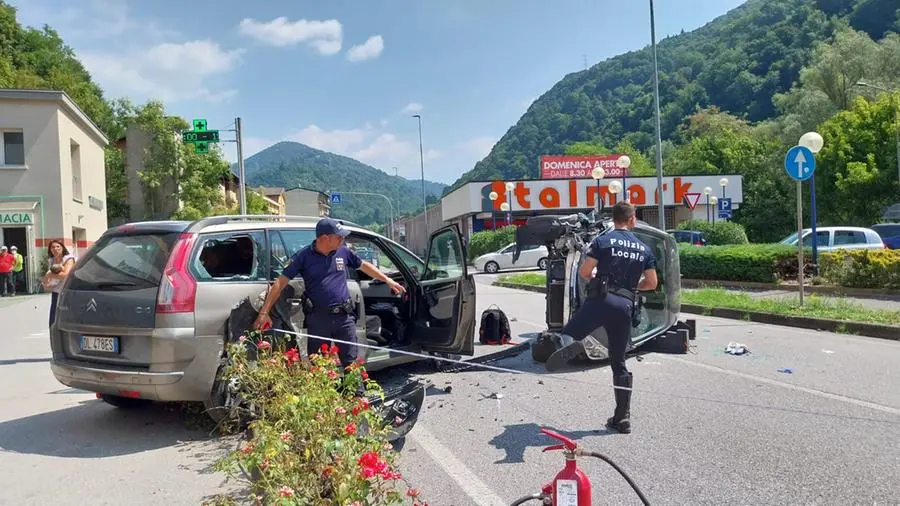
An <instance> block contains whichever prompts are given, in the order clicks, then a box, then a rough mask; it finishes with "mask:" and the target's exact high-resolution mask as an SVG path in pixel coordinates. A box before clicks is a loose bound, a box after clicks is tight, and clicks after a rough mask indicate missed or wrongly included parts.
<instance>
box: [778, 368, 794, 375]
mask: <svg viewBox="0 0 900 506" xmlns="http://www.w3.org/2000/svg"><path fill="white" fill-rule="evenodd" d="M778 372H780V373H784V374H794V370H793V369H790V368H788V367H785V368H783V369H778Z"/></svg>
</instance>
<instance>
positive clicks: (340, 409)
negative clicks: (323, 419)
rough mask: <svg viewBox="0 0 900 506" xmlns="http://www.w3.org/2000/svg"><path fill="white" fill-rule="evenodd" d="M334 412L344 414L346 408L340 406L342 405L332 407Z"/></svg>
mask: <svg viewBox="0 0 900 506" xmlns="http://www.w3.org/2000/svg"><path fill="white" fill-rule="evenodd" d="M334 412H335V413H337V414H339V415H346V414H347V410H346V409H344V408H342V407H340V406H338V407H336V408H334Z"/></svg>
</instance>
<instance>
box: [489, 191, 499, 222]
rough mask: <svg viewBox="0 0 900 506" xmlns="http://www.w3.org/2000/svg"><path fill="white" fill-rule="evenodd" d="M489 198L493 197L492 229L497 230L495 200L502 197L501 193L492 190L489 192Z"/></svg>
mask: <svg viewBox="0 0 900 506" xmlns="http://www.w3.org/2000/svg"><path fill="white" fill-rule="evenodd" d="M488 198H489V199H491V229H492V230H497V220H496V219H494V202H496V201H497V199H498V198H500V195H497V192H491V193H489V194H488Z"/></svg>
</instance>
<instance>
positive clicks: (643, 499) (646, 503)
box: [584, 452, 650, 506]
mask: <svg viewBox="0 0 900 506" xmlns="http://www.w3.org/2000/svg"><path fill="white" fill-rule="evenodd" d="M584 455H590V456H591V457H597V458H598V459H600V460H602V461H604V462H606V463H607V464H609V465H610V466H612V468H613V469H615V470H616V471H618V472H619V474H621V475H622V477H623V478H625V481H627V482H628V484H629V485H631V488H632V489H634V492H635V493H636V494H637V495H638V497H640V498H641V502H642V503H644V506H650V501H648V500H647V498H646V497H645V496H644V493H643V492H641V489H639V488H638V486H637V484H636V483H635V482H634V480H632V479H631V477H630V476H628V473H626V472H625V471H623V470H622V468H620V467H619V466H617V465H616V463H615V462H613V461H612V460H610V458H609V457H607V456H606V455H603V454H602V453H597V452H584Z"/></svg>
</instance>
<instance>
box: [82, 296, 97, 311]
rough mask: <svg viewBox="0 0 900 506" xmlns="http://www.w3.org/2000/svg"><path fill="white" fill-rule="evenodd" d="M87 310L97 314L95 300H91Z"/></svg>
mask: <svg viewBox="0 0 900 506" xmlns="http://www.w3.org/2000/svg"><path fill="white" fill-rule="evenodd" d="M85 309H86V310H88V311H93V312H95V313H96V312H97V301H96V300H94V299H93V298H91V301H90V302H88V305H87V307H86V308H85Z"/></svg>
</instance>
